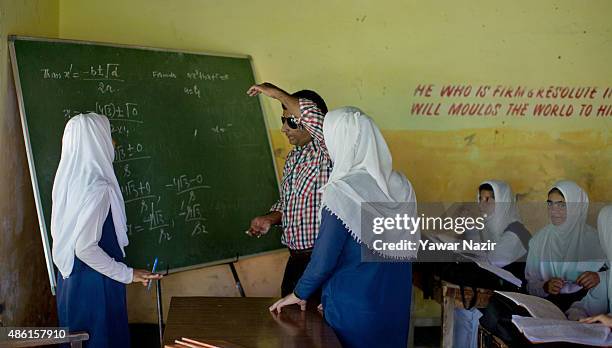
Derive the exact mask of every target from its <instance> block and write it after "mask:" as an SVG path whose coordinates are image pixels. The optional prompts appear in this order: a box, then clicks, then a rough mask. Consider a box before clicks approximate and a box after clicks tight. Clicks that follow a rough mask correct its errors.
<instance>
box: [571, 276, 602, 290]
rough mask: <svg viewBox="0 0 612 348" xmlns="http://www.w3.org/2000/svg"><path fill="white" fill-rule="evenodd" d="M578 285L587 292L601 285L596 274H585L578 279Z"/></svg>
mask: <svg viewBox="0 0 612 348" xmlns="http://www.w3.org/2000/svg"><path fill="white" fill-rule="evenodd" d="M576 284H578V285H580V286H582V287H583V288H585V289H587V290H589V289H592V288H594V287H596V286H597V285H598V284H599V274H597V273H596V272H584V273H582V274H581V275H580V276H579V277H578V278H576Z"/></svg>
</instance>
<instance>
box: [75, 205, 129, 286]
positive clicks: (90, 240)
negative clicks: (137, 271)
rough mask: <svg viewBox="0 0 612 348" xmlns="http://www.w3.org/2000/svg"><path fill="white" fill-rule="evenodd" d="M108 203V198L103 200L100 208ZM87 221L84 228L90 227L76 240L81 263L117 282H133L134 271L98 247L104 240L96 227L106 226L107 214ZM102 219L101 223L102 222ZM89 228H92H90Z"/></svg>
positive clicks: (97, 215) (94, 215)
mask: <svg viewBox="0 0 612 348" xmlns="http://www.w3.org/2000/svg"><path fill="white" fill-rule="evenodd" d="M107 201H108V197H106V195H105V197H103V198H102V204H101V205H100V206H108V205H107V204H104V202H107ZM84 219H85V221H84V222H83V224H82V226H88V228H83V229H82V231H81V233H79V236H78V237H77V240H76V245H75V248H74V252H75V255H76V257H78V258H79V259H80V260H81V261H83V262H85V264H87V265H88V266H89V267H91V268H93V269H94V270H95V271H97V272H100V273H102V274H103V275H105V276H107V277H109V278H111V279H113V280H116V281H118V282H121V283H124V284H129V283H131V282H132V276H133V270H132V268H130V267H128V266H126V265H125V264H124V263H122V262H117V261H115V259H113V258H112V257H110V256H109V255H108V254H107V253H106V252H105V251H104V250H102V248H100V247H99V246H98V242H99V241H100V238H102V229H100V231H97V228H96V227H95V226H100V225H102V224H104V220H106V213H105V214H91V216H87V217H84ZM100 219H101V221H100ZM89 226H92V227H91V228H89Z"/></svg>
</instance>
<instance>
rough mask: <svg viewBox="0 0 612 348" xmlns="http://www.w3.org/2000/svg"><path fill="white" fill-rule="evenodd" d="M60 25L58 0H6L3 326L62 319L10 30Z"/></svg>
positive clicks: (0, 251) (0, 61) (30, 31)
mask: <svg viewBox="0 0 612 348" xmlns="http://www.w3.org/2000/svg"><path fill="white" fill-rule="evenodd" d="M58 27H59V2H58V1H54V0H40V1H22V0H0V274H1V276H0V304H3V305H4V307H5V310H4V313H0V326H2V324H3V325H4V326H17V325H19V326H34V325H49V326H50V325H56V322H55V318H54V316H55V314H54V313H55V300H54V298H53V297H52V296H51V291H50V289H49V280H48V279H49V278H48V276H47V269H46V266H45V259H44V254H43V249H42V244H41V239H40V232H39V229H38V220H37V218H36V209H35V207H34V196H33V195H32V184H31V182H30V176H29V171H28V166H27V160H26V153H25V147H24V145H23V135H22V132H21V123H20V122H21V121H20V118H19V114H18V109H17V102H16V96H15V88H14V85H13V78H12V74H11V70H10V69H11V68H10V62H9V58H8V56H9V53H8V45H7V35H8V34H22V35H39V36H57V35H58Z"/></svg>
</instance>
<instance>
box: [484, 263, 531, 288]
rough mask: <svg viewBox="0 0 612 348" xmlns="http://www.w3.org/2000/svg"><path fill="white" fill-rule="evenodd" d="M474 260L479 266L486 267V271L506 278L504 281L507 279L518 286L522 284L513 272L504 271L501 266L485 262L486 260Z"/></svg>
mask: <svg viewBox="0 0 612 348" xmlns="http://www.w3.org/2000/svg"><path fill="white" fill-rule="evenodd" d="M475 262H476V264H477V265H478V266H480V267H481V268H483V269H486V270H487V271H489V272H491V273H493V274H495V275H496V276H498V277H500V278H502V279H504V280H506V281H508V282H510V283H512V284H514V285H516V286H518V287H521V285H522V284H523V282H522V281H521V280H520V279H518V278H517V277H515V276H514V274H512V273H510V272H508V271H506V270H505V269H503V268H499V267H497V266H495V265H493V264H491V263H490V262H487V261H475Z"/></svg>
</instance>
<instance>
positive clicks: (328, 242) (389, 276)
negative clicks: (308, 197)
mask: <svg viewBox="0 0 612 348" xmlns="http://www.w3.org/2000/svg"><path fill="white" fill-rule="evenodd" d="M361 249H362V245H360V244H359V243H358V242H357V241H356V240H355V239H354V238H353V237H352V236H351V235H350V232H349V231H348V230H347V229H346V227H344V225H343V223H342V221H341V220H340V219H338V218H337V217H336V216H335V215H332V214H331V213H330V211H329V210H327V209H324V210H323V212H322V219H321V229H320V232H319V236H318V237H317V240H316V242H315V247H314V250H313V254H312V257H311V259H310V263H309V264H308V267H307V268H306V271H305V272H304V275H303V276H302V278H300V281H299V282H298V285H297V286H296V288H295V294H296V296H298V297H299V298H302V299H305V298H308V297H309V296H310V295H311V294H312V293H314V291H315V290H317V288H319V287H320V286H321V285H323V295H322V298H321V303H322V304H323V310H324V314H325V320H326V321H327V323H328V324H329V325H330V326H331V327H332V328H333V329H334V331H335V332H336V334H337V336H338V338H339V339H340V341H341V343H342V345H343V346H345V347H402V348H405V347H406V343H407V340H408V330H409V327H408V326H409V322H410V301H411V294H412V265H411V264H410V263H408V262H361Z"/></svg>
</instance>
